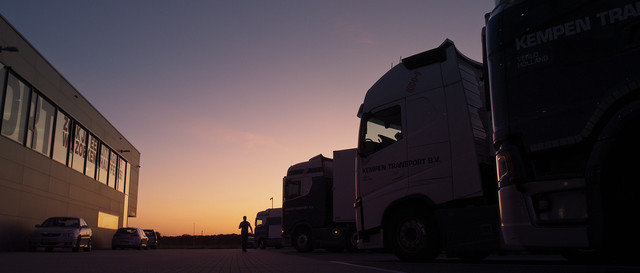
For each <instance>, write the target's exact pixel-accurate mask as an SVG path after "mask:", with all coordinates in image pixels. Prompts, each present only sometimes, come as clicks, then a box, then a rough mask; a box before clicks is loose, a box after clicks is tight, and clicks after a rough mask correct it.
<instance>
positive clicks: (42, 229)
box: [29, 217, 93, 252]
mask: <svg viewBox="0 0 640 273" xmlns="http://www.w3.org/2000/svg"><path fill="white" fill-rule="evenodd" d="M92 236H93V232H92V231H91V228H89V226H88V225H87V222H85V221H84V219H82V218H79V217H51V218H48V219H47V220H44V222H42V224H39V225H36V230H35V231H33V233H31V236H30V237H29V251H36V250H37V249H38V248H41V247H42V248H44V249H45V250H46V251H51V250H52V249H54V248H70V249H71V250H73V251H74V252H77V251H79V250H80V248H82V249H84V251H91V238H92Z"/></svg>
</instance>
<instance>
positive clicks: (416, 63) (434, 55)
mask: <svg viewBox="0 0 640 273" xmlns="http://www.w3.org/2000/svg"><path fill="white" fill-rule="evenodd" d="M452 45H453V42H452V41H451V40H449V39H447V40H445V41H444V42H443V43H442V44H441V45H440V46H439V47H437V48H434V49H431V50H427V51H425V52H422V53H418V54H416V55H413V56H411V57H407V58H404V59H402V64H403V65H404V66H405V67H406V68H407V69H409V70H412V69H416V68H420V67H423V66H427V65H430V64H434V63H441V62H444V61H446V60H447V48H448V47H449V46H452Z"/></svg>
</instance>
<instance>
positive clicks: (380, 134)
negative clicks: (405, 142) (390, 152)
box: [360, 106, 402, 156]
mask: <svg viewBox="0 0 640 273" xmlns="http://www.w3.org/2000/svg"><path fill="white" fill-rule="evenodd" d="M400 110H401V109H400V106H393V107H389V108H387V109H384V110H381V111H378V112H375V113H372V114H366V115H364V116H363V122H362V128H361V129H360V154H361V155H363V156H368V155H371V154H373V153H375V152H377V151H379V150H382V149H384V148H385V147H387V146H389V145H391V144H393V143H396V142H398V141H399V140H401V139H402V118H401V111H400Z"/></svg>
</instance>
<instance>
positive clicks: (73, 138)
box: [0, 16, 140, 251]
mask: <svg viewBox="0 0 640 273" xmlns="http://www.w3.org/2000/svg"><path fill="white" fill-rule="evenodd" d="M0 91H1V96H0V110H1V111H0V113H2V120H0V127H1V133H0V135H1V136H0V250H5V251H6V250H24V249H27V242H28V237H29V235H30V233H31V232H32V231H33V230H34V229H35V228H34V226H35V225H36V224H40V223H42V221H44V220H45V219H46V218H48V217H53V216H74V217H82V218H84V219H85V220H86V222H87V223H88V225H89V227H91V229H92V230H93V239H92V243H93V247H94V248H108V247H110V246H111V237H112V236H113V234H114V233H115V231H116V229H118V228H120V227H123V226H127V221H128V217H135V216H136V211H137V200H138V176H139V168H140V152H139V151H138V150H137V149H136V148H135V147H134V146H133V145H132V144H131V143H130V142H129V141H127V139H126V138H125V137H124V135H123V134H122V133H120V132H119V131H118V130H117V129H116V128H115V127H114V126H113V125H112V124H111V123H110V122H109V121H108V120H107V119H106V118H105V117H104V116H103V115H102V114H100V113H99V112H98V110H96V108H95V107H93V106H92V105H91V103H90V102H89V101H87V100H86V99H85V98H84V97H83V96H82V95H81V94H80V92H78V90H76V89H75V88H74V87H73V86H72V84H71V83H69V82H68V81H67V80H66V79H65V78H64V77H63V76H62V75H60V73H59V72H58V71H57V70H56V69H55V68H54V67H53V66H52V64H50V63H49V62H48V61H47V60H46V59H45V57H44V56H42V55H41V54H40V53H39V52H38V51H37V50H36V49H35V48H34V47H33V46H32V45H31V44H30V43H29V42H28V41H27V40H26V39H25V38H24V37H23V36H22V35H21V34H20V33H19V32H18V31H17V30H16V29H15V28H14V27H13V26H12V25H11V24H10V23H9V22H7V20H6V19H5V18H4V17H2V16H0Z"/></svg>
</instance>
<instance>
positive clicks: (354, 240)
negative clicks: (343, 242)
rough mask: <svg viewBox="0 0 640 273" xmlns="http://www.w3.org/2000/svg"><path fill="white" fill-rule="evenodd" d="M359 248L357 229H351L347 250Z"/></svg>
mask: <svg viewBox="0 0 640 273" xmlns="http://www.w3.org/2000/svg"><path fill="white" fill-rule="evenodd" d="M356 250H358V233H357V232H356V231H350V232H349V236H348V237H347V251H356Z"/></svg>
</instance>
